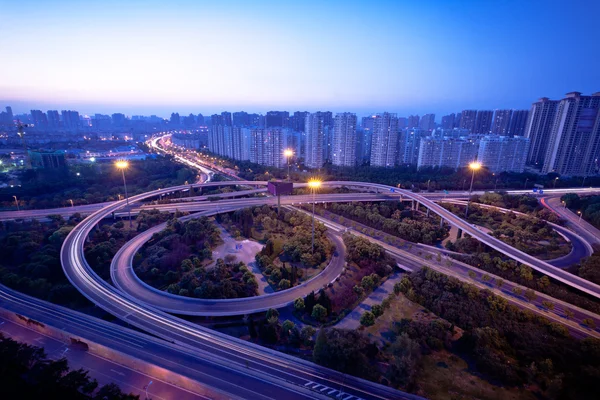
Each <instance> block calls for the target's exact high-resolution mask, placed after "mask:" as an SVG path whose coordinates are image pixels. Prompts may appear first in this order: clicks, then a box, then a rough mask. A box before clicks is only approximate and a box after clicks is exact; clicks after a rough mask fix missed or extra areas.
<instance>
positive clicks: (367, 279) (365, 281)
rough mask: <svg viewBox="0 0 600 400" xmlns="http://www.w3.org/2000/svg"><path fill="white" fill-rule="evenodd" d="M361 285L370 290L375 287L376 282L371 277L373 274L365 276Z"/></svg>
mask: <svg viewBox="0 0 600 400" xmlns="http://www.w3.org/2000/svg"><path fill="white" fill-rule="evenodd" d="M360 285H361V286H362V287H363V289H365V291H367V292H368V291H371V289H373V286H374V285H375V282H373V278H371V276H369V275H367V276H363V278H362V280H361V281H360Z"/></svg>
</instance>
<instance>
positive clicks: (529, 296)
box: [525, 289, 537, 301]
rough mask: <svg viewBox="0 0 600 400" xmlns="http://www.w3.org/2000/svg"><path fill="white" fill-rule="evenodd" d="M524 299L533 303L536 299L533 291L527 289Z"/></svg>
mask: <svg viewBox="0 0 600 400" xmlns="http://www.w3.org/2000/svg"><path fill="white" fill-rule="evenodd" d="M525 298H526V299H527V300H529V301H533V300H535V299H536V298H537V295H536V294H535V291H533V290H532V289H527V290H525Z"/></svg>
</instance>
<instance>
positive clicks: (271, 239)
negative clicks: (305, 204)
mask: <svg viewBox="0 0 600 400" xmlns="http://www.w3.org/2000/svg"><path fill="white" fill-rule="evenodd" d="M217 219H218V220H219V222H220V223H221V224H222V225H223V226H225V228H226V229H227V230H228V231H229V232H230V233H231V235H232V236H234V237H246V238H253V239H255V240H258V241H261V242H263V243H265V246H264V248H263V249H262V250H261V251H260V252H259V253H258V254H256V263H257V265H258V266H259V268H260V269H261V271H262V272H263V274H264V275H265V277H266V278H267V280H268V282H269V284H270V285H271V287H272V288H273V289H274V290H283V289H287V288H289V287H292V286H295V285H297V284H298V283H300V281H301V280H303V279H308V278H309V277H311V276H313V275H315V274H316V273H318V272H319V271H320V270H322V269H323V268H324V267H325V266H326V265H327V264H328V263H329V260H330V259H331V256H332V254H333V251H334V248H333V245H332V243H331V242H330V240H329V239H328V238H327V236H326V232H327V229H326V228H325V226H324V225H323V224H321V223H319V222H316V223H315V248H314V252H312V251H311V243H312V219H311V217H310V216H308V215H306V214H304V213H301V212H298V211H289V210H286V209H282V210H281V212H280V213H279V214H278V213H277V211H275V210H274V209H273V208H271V207H269V206H260V207H253V208H246V209H243V210H237V211H234V212H232V213H229V214H220V215H219V216H218V217H217Z"/></svg>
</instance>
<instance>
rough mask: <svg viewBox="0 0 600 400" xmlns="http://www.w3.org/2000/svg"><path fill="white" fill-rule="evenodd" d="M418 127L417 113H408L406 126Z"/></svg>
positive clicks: (409, 127)
mask: <svg viewBox="0 0 600 400" xmlns="http://www.w3.org/2000/svg"><path fill="white" fill-rule="evenodd" d="M418 127H419V116H418V115H409V116H408V121H407V128H408V129H411V128H418Z"/></svg>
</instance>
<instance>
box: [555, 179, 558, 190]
mask: <svg viewBox="0 0 600 400" xmlns="http://www.w3.org/2000/svg"><path fill="white" fill-rule="evenodd" d="M557 181H558V176H557V177H556V178H554V189H556V182H557Z"/></svg>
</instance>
